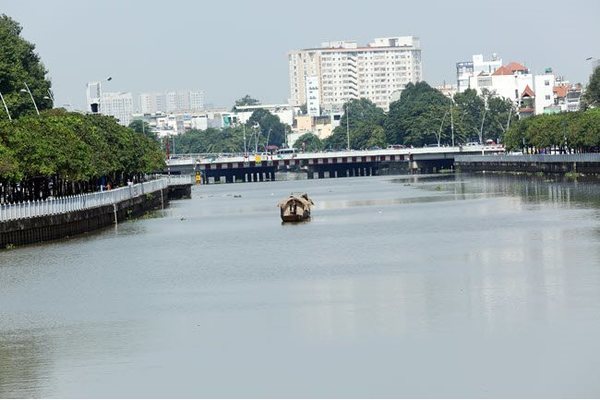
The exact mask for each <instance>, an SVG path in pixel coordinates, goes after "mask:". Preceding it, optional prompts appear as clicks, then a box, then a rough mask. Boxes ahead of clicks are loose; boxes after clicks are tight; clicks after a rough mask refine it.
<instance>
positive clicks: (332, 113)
mask: <svg viewBox="0 0 600 400" xmlns="http://www.w3.org/2000/svg"><path fill="white" fill-rule="evenodd" d="M596 62H598V61H596ZM288 69H289V71H288V72H289V85H290V86H289V90H290V98H289V100H288V103H287V104H271V105H254V106H240V107H236V108H235V109H234V110H233V111H230V110H227V109H225V108H223V109H210V110H207V109H205V99H204V92H202V91H192V90H179V91H167V92H160V93H150V92H148V93H142V94H140V95H139V98H136V100H137V101H135V102H134V97H133V95H132V94H131V93H129V92H103V91H102V85H101V83H100V82H91V83H89V84H88V88H87V103H88V107H89V108H88V110H89V112H92V113H102V114H106V115H112V116H114V117H115V118H117V119H118V120H119V122H120V123H121V124H123V125H129V123H130V122H131V121H132V120H134V119H142V120H144V121H146V122H148V123H149V124H150V126H151V127H152V129H153V130H154V131H155V132H156V133H157V134H158V135H159V136H170V135H177V134H181V133H183V132H186V131H188V130H191V129H196V130H205V129H208V128H226V127H230V126H235V125H237V124H241V123H246V122H247V121H248V119H249V118H250V116H251V115H252V113H253V112H254V111H255V110H257V109H266V110H268V111H270V112H271V113H272V114H274V115H276V116H278V117H279V119H280V121H281V122H283V123H285V124H288V125H289V126H290V127H291V130H292V133H291V134H290V137H289V138H288V143H293V142H294V141H295V140H296V139H297V138H298V137H299V136H301V135H302V134H304V133H307V132H312V133H314V134H315V135H317V136H318V137H320V138H321V139H324V138H326V137H328V136H329V135H331V133H332V131H333V129H334V128H335V127H336V126H339V123H340V119H341V115H342V114H343V112H344V110H343V106H344V104H345V103H347V102H348V101H350V100H353V99H359V98H366V99H369V100H371V101H372V102H373V103H374V104H376V105H377V106H379V107H381V108H382V109H384V110H385V111H388V110H389V106H390V104H391V103H392V102H394V101H396V100H398V99H399V98H400V96H401V93H402V90H404V88H405V87H406V85H407V84H409V83H417V82H419V81H421V80H423V64H422V61H421V44H420V40H419V38H418V37H416V36H395V37H384V38H376V39H374V40H373V41H372V42H371V43H368V44H367V45H365V46H359V45H358V44H357V43H356V42H352V41H330V42H324V43H322V44H321V47H317V48H307V49H302V50H293V51H290V52H289V53H288ZM436 88H437V89H438V90H439V91H440V92H442V93H443V94H444V95H446V96H448V97H453V96H454V95H455V94H456V93H462V92H464V91H465V90H467V89H473V90H475V91H477V93H478V94H480V95H481V94H483V93H487V94H490V95H495V96H500V97H504V98H507V99H509V100H510V101H512V102H513V104H514V106H515V108H516V109H517V110H518V113H519V115H520V116H528V115H538V114H548V113H558V112H567V111H577V110H579V109H580V98H581V94H582V87H581V85H580V84H572V83H570V82H568V81H567V80H566V79H564V78H563V77H562V76H560V75H556V74H555V73H554V72H553V70H552V69H551V68H546V69H545V70H544V71H543V72H541V73H538V74H534V73H532V72H531V71H530V70H529V68H527V67H526V66H525V65H523V64H520V63H518V62H510V63H507V64H504V63H503V61H502V58H500V57H499V56H498V55H497V54H495V53H494V54H492V56H491V58H490V59H485V58H484V56H483V55H482V54H476V55H473V56H472V58H471V60H469V61H461V62H457V63H456V84H452V83H446V82H444V84H443V85H439V86H436Z"/></svg>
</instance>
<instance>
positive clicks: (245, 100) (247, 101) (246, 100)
mask: <svg viewBox="0 0 600 400" xmlns="http://www.w3.org/2000/svg"><path fill="white" fill-rule="evenodd" d="M259 104H260V101H259V100H257V99H255V98H253V97H252V96H250V95H249V94H247V95H245V96H244V97H242V98H241V99H238V100H236V101H235V106H233V110H232V111H235V108H236V107H241V106H257V105H259Z"/></svg>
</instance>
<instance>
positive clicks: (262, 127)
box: [246, 108, 289, 149]
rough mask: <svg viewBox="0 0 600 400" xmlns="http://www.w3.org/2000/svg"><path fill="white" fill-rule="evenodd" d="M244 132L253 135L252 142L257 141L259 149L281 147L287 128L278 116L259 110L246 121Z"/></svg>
mask: <svg viewBox="0 0 600 400" xmlns="http://www.w3.org/2000/svg"><path fill="white" fill-rule="evenodd" d="M255 127H258V131H256V130H255ZM246 130H247V131H248V132H251V133H252V134H253V135H254V140H255V141H257V144H258V148H259V149H260V148H263V147H264V146H268V145H276V146H279V147H281V145H282V144H283V143H285V141H286V135H287V133H288V132H289V127H288V126H287V125H286V124H284V123H282V122H281V121H280V120H279V117H278V116H276V115H273V114H271V113H270V112H269V111H268V110H265V109H263V108H259V109H258V110H255V111H254V112H253V113H252V115H251V116H250V118H249V119H248V122H247V123H246Z"/></svg>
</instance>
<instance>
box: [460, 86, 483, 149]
mask: <svg viewBox="0 0 600 400" xmlns="http://www.w3.org/2000/svg"><path fill="white" fill-rule="evenodd" d="M454 105H455V107H453V118H454V138H455V143H465V142H470V141H479V131H480V129H481V122H482V121H483V113H484V110H485V101H484V99H483V98H481V97H480V96H479V95H477V91H475V90H473V89H467V90H465V91H464V92H462V93H457V94H455V95H454Z"/></svg>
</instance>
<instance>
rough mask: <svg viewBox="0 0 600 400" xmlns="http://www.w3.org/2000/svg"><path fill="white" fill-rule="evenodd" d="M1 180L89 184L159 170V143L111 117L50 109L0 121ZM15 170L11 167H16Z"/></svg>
mask: <svg viewBox="0 0 600 400" xmlns="http://www.w3.org/2000/svg"><path fill="white" fill-rule="evenodd" d="M0 153H3V154H4V155H5V156H3V157H2V158H3V161H2V163H0V179H1V180H3V181H8V180H10V181H14V180H18V179H24V180H27V179H35V178H40V177H49V176H60V177H61V179H66V180H69V181H88V180H91V179H96V178H100V177H107V176H111V177H112V178H113V179H115V180H120V179H122V178H123V177H126V176H132V175H136V174H144V173H149V172H153V171H156V170H160V169H162V167H163V166H164V154H163V153H162V151H161V150H160V148H159V146H158V143H157V142H156V141H154V140H152V139H150V138H148V137H145V136H143V135H141V134H138V133H136V132H134V131H133V130H131V129H129V128H126V127H123V126H121V125H119V124H118V123H117V121H116V120H115V119H114V118H112V117H107V116H102V115H83V114H78V113H69V112H66V111H64V110H52V111H48V112H44V113H42V115H41V116H39V117H38V116H37V115H28V116H24V117H21V118H19V119H17V120H14V121H12V123H10V122H8V121H3V122H2V123H0ZM15 167H16V169H15Z"/></svg>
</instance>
